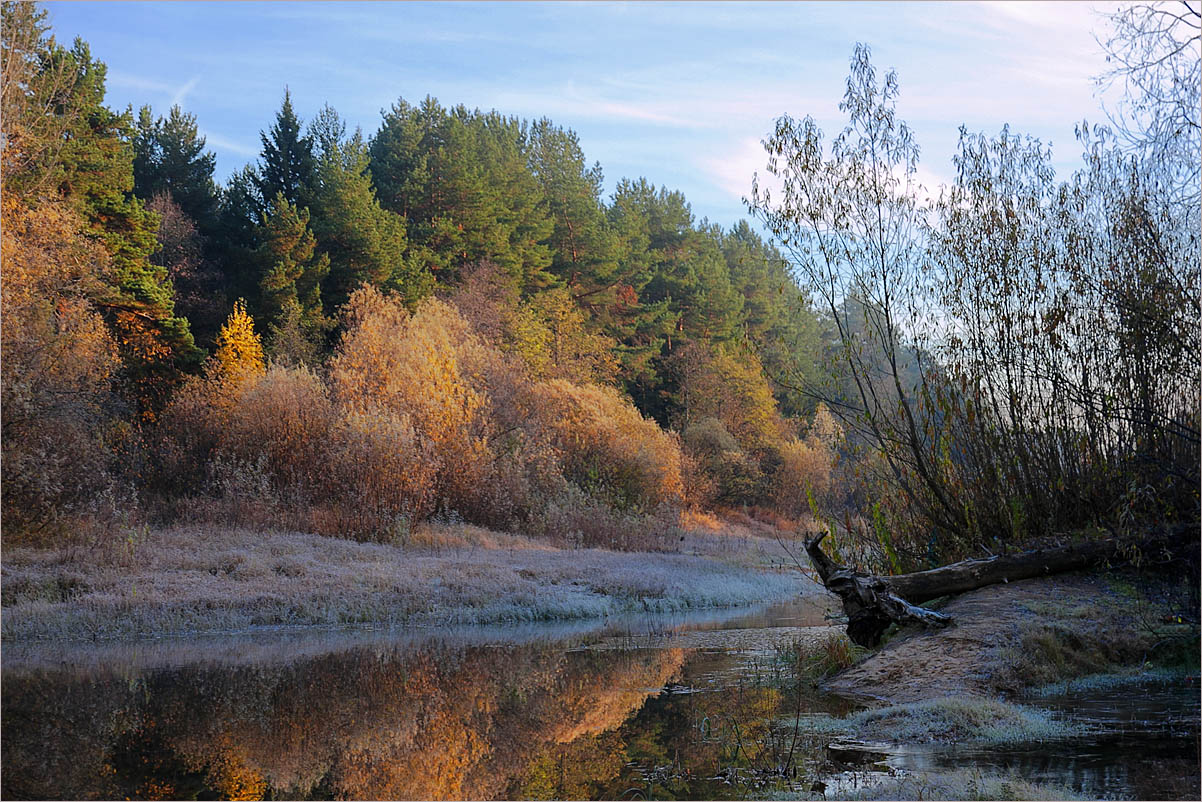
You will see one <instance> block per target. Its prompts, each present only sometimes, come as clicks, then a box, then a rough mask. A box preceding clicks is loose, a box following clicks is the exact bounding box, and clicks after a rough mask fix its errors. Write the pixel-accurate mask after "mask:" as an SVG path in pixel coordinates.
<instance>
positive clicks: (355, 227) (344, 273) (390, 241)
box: [312, 108, 431, 314]
mask: <svg viewBox="0 0 1202 802" xmlns="http://www.w3.org/2000/svg"><path fill="white" fill-rule="evenodd" d="M320 119H321V120H322V132H324V133H322V136H321V139H322V140H323V141H322V144H321V148H322V154H321V160H320V162H319V163H318V167H317V170H316V180H315V182H314V187H313V191H312V205H313V219H312V227H313V231H314V233H315V234H316V235H317V242H318V247H319V248H320V249H321V251H322V252H323V253H324V254H325V255H326V256H328V257H329V263H330V271H329V275H328V277H327V278H326V281H325V284H324V290H323V293H324V295H325V299H326V309H327V312H329V313H330V314H333V313H334V312H335V311H336V309H337V308H338V307H339V306H341V305H342V304H344V303H345V302H346V301H347V299H348V298H349V297H350V295H351V293H352V292H354V291H355V289H356V288H358V287H359V285H361V284H365V283H366V284H371V285H373V286H377V287H385V288H389V289H395V290H397V291H399V292H400V293H401V294H402V296H404V298H405V299H406V302H408V303H410V304H413V303H416V302H417V301H418V300H420V299H421V298H423V297H424V296H425V295H426V294H428V292H429V290H430V285H431V277H430V274H429V273H428V272H427V271H426V270H425V269H424V268H423V266H422V265H421V264H415V263H414V260H412V259H411V258H408V257H407V254H406V250H407V247H406V245H407V241H406V233H405V223H404V221H403V220H402V219H401V218H400V217H398V216H397V215H395V214H393V213H392V212H389V211H386V210H385V209H383V208H382V207H381V206H380V203H379V202H378V201H377V200H376V194H375V191H374V190H373V189H372V185H371V177H370V175H369V173H368V172H367V169H368V161H369V156H368V150H367V147H366V145H365V144H364V143H363V139H362V136H361V135H360V133H359V132H358V131H356V132H355V134H354V136H352V137H351V138H350V139H349V140H346V141H339V137H340V136H341V132H342V131H343V130H345V127H344V126H342V125H341V123H340V121H339V120H338V117H337V114H336V113H334V111H333V109H329V108H327V109H326V110H325V111H324V112H323V115H322V117H321V118H320ZM315 133H318V132H315Z"/></svg>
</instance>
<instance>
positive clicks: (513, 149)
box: [370, 97, 550, 288]
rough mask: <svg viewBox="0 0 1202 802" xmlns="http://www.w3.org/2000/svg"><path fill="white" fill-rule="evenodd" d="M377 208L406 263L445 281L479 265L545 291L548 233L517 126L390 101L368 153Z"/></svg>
mask: <svg viewBox="0 0 1202 802" xmlns="http://www.w3.org/2000/svg"><path fill="white" fill-rule="evenodd" d="M370 154H371V174H372V180H373V181H374V183H375V186H376V189H377V191H378V193H379V199H380V203H381V205H382V206H383V207H384V208H385V209H387V210H389V211H391V212H394V213H395V214H398V215H402V216H403V217H404V218H405V220H406V222H407V234H408V243H409V254H410V258H411V260H412V261H414V262H415V263H416V264H418V265H421V266H422V267H423V268H425V269H428V270H430V271H432V272H434V274H435V275H436V276H438V277H439V279H440V280H442V281H443V282H445V283H452V282H455V281H457V280H458V279H459V278H460V275H461V272H462V270H463V268H464V267H465V266H467V265H470V264H474V263H477V262H480V261H482V260H488V261H491V262H493V263H495V264H498V265H501V266H502V267H504V268H505V270H506V272H508V273H509V274H510V275H511V276H512V277H513V278H514V280H515V282H517V283H518V284H519V285H521V286H524V287H530V288H537V287H540V286H546V285H547V284H549V283H550V279H549V277H548V276H546V275H545V274H544V270H545V268H546V266H547V264H548V263H549V258H550V257H549V254H548V252H547V249H546V247H545V245H544V244H543V242H542V241H543V239H544V238H545V237H546V235H547V234H548V233H549V231H550V226H549V224H548V222H547V221H546V219H545V214H544V213H543V211H542V209H541V207H540V200H541V198H540V194H539V191H538V186H537V184H536V183H535V182H534V181H533V180H532V178H531V176H530V175H529V172H528V171H527V170H526V168H525V164H524V161H525V157H524V153H523V150H522V132H521V126H520V125H519V124H518V123H517V121H516V120H512V119H507V118H504V117H501V116H500V115H498V114H495V113H493V114H488V115H483V114H480V113H479V112H471V111H468V110H467V109H466V108H464V107H463V106H458V107H456V108H454V109H451V110H449V111H448V110H446V109H444V108H443V107H442V106H440V105H439V104H438V102H437V101H436V100H435V99H434V98H430V97H427V98H426V100H425V101H424V102H423V103H422V104H421V106H412V105H410V104H409V103H407V102H405V100H404V99H401V100H398V101H397V103H396V104H395V105H394V106H393V107H392V109H391V110H390V111H389V113H387V114H386V115H385V116H384V122H383V124H382V125H381V128H380V130H379V131H378V132H377V133H376V135H375V136H374V137H373V138H372V142H371V146H370Z"/></svg>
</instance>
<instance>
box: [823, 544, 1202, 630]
mask: <svg viewBox="0 0 1202 802" xmlns="http://www.w3.org/2000/svg"><path fill="white" fill-rule="evenodd" d="M1198 534H1199V525H1198V524H1196V523H1195V524H1183V525H1175V526H1172V527H1167V528H1164V529H1161V530H1158V531H1156V532H1153V533H1151V534H1149V535H1148V536H1147V537H1144V538H1141V539H1139V540H1135V541H1133V540H1131V539H1120V538H1103V539H1095V540H1087V541H1083V542H1080V543H1073V544H1070V545H1066V546H1057V547H1053V548H1047V549H1038V550H1034V551H1027V552H1023V553H1020V554H1006V555H1001V556H997V557H989V558H986V559H977V560H964V561H962V562H958V563H952V564H950V565H944V566H941V567H939V568H932V569H931V570H929V571H918V572H915V573H912V574H900V575H898V576H875V575H873V574H868V573H864V572H863V571H856V570H854V569H851V568H848V567H846V566H843V565H839V564H838V563H836V562H835V561H834V560H832V559H831V558H830V557H829V556H827V554H826V553H825V552H824V551H823V550H822V546H821V544H822V539H823V538H824V537H826V533H825V532H823V533H820V534H819V535H817V536H816V537H813V538H810V539H808V540H806V542H805V549H806V554H808V555H809V557H810V562H811V563H813V565H814V570H815V571H817V572H818V577H819V578H820V579H821V580H822V584H823V585H824V586H825V587H826V589H827V590H829V591H830V592H831V593H834V594H835V595H836V596H838V597H839V599H840V600H841V601H842V602H843V611H844V612H845V613H846V614H847V635H848V637H849V638H851V639H852V641H853V642H855V643H857V644H859V645H861V646H876V645H877V644H878V643H880V640H881V635H882V633H884V631H885V630H886V629H887V628H888V627H889V625H890V624H894V623H898V624H906V623H921V624H923V625H926V626H947V625H948V624H950V623H952V619H951V618H949V617H948V616H945V615H942V614H940V613H937V612H934V611H933V610H927V609H925V608H922V607H917V606H915V605H918V604H922V603H923V602H925V601H930V600H931V599H937V598H939V597H941V596H951V595H955V594H957V593H964V592H966V591H969V590H976V589H977V588H983V587H986V586H987V585H996V584H998V583H1002V582H1015V581H1018V580H1020V579H1031V578H1034V577H1037V576H1050V575H1051V574H1057V573H1063V572H1065V571H1076V570H1079V569H1082V568H1090V567H1093V566H1096V565H1100V564H1102V563H1106V562H1126V561H1128V560H1129V559H1130V557H1131V555H1132V554H1135V553H1139V554H1143V555H1152V554H1156V553H1161V554H1165V555H1166V556H1168V558H1169V559H1173V554H1174V553H1175V552H1176V553H1181V550H1182V549H1183V548H1186V549H1190V548H1191V546H1192V552H1191V553H1192V554H1193V556H1194V560H1196V558H1197V545H1196V544H1197V542H1198ZM1191 562H1192V561H1191Z"/></svg>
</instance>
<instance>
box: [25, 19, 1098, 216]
mask: <svg viewBox="0 0 1202 802" xmlns="http://www.w3.org/2000/svg"><path fill="white" fill-rule="evenodd" d="M45 7H46V8H47V9H48V10H49V12H50V23H51V26H52V30H53V32H54V33H55V35H56V36H57V37H58V38H59V40H60V41H64V42H67V41H70V40H71V39H73V38H74V37H76V36H79V37H82V38H83V39H84V40H85V41H87V42H88V43H89V44H90V45H91V48H92V55H93V57H94V58H97V59H99V60H101V61H103V62H104V63H105V64H107V65H108V84H107V86H108V94H107V103H108V105H109V106H110V107H112V108H115V109H124V108H125V107H126V106H127V105H132V106H133V107H134V108H135V109H136V108H138V107H140V106H142V105H147V104H148V105H150V106H151V107H152V108H153V109H154V111H155V113H156V114H166V112H167V111H168V110H169V109H170V107H171V105H172V104H179V105H180V106H181V107H182V108H183V109H184V110H185V111H187V112H191V113H192V114H194V115H196V118H197V121H198V123H199V126H200V130H201V133H202V134H203V135H204V136H205V137H206V140H207V145H208V147H209V148H210V149H211V150H213V151H214V152H215V153H216V154H217V176H216V177H217V179H218V180H219V181H220V180H223V179H224V178H225V177H227V176H228V175H229V174H230V173H232V172H234V171H235V170H237V169H239V168H241V167H242V165H244V164H246V163H247V162H249V161H253V160H255V159H256V158H257V156H258V152H259V149H260V142H259V132H260V131H263V130H266V129H267V128H269V127H270V126H271V124H272V122H273V121H274V118H275V112H276V111H277V110H278V109H279V106H280V102H281V100H282V99H283V95H284V90H285V87H288V88H289V90H290V91H291V93H292V98H293V103H294V105H295V108H296V110H297V113H298V114H299V115H300V116H301V117H302V118H303V119H305V120H308V119H311V118H312V117H313V116H314V115H315V114H316V112H317V111H318V110H319V109H320V108H321V107H322V106H323V105H324V104H326V103H329V104H330V105H331V106H333V107H334V108H336V109H337V110H338V112H339V113H340V114H341V115H342V117H343V118H344V119H345V120H346V121H347V122H348V123H349V126H350V128H352V129H353V128H354V127H355V126H361V127H362V129H363V132H364V134H365V135H366V136H370V135H371V134H373V133H374V132H375V131H376V130H377V128H378V127H379V124H380V120H381V112H382V111H383V110H386V109H387V108H388V107H390V106H391V105H392V104H393V103H395V102H396V100H397V99H398V98H402V97H403V98H404V99H406V100H407V101H409V102H417V101H420V100H421V99H423V98H424V97H425V96H427V95H432V96H434V97H435V98H437V99H438V100H439V101H440V102H441V103H442V104H443V105H444V106H451V105H458V104H463V105H466V106H468V107H469V108H480V109H482V110H488V109H497V110H498V111H500V112H503V113H505V114H507V115H513V116H518V117H522V118H527V119H537V118H541V117H549V118H550V119H551V120H552V121H554V122H555V123H556V124H558V125H561V126H565V127H568V128H571V129H573V130H575V131H576V132H577V134H578V135H579V137H580V142H581V146H582V148H583V150H584V153H585V156H586V158H587V159H589V161H590V162H592V161H598V162H600V163H601V165H602V168H603V169H604V173H605V179H606V191H607V193H608V192H609V191H611V190H612V189H613V187H614V185H615V184H616V182H617V181H618V180H619V179H621V178H624V177H629V178H638V177H645V178H647V179H648V180H649V181H651V182H652V183H654V184H656V185H665V186H667V187H668V188H669V189H674V190H680V191H682V192H683V193H684V195H685V197H686V198H687V199H688V200H689V201H690V203H691V205H692V207H693V211H694V214H695V216H696V217H697V218H698V219H701V218H709V220H710V221H711V222H714V223H719V224H721V225H723V226H728V225H730V224H733V223H734V222H736V221H737V220H739V219H742V218H744V217H746V216H747V213H746V207H745V206H744V205H743V202H742V198H743V197H744V196H746V195H748V194H750V187H751V180H752V175H753V174H754V173H755V172H756V171H757V170H758V171H759V172H760V173H761V174H763V172H764V165H765V163H766V159H765V156H764V152H763V148H762V145H761V141H762V140H763V139H764V138H765V137H766V136H767V135H768V133H769V132H770V131H771V129H772V126H773V121H774V120H775V119H776V118H778V117H779V116H780V115H782V114H786V113H787V114H790V115H792V116H794V117H798V118H801V117H804V116H806V115H810V116H812V117H813V118H814V119H815V120H816V121H817V122H818V124H819V125H820V126H821V128H822V129H823V131H824V132H825V133H826V134H827V136H828V138H830V137H833V136H834V135H835V134H837V133H838V132H839V130H841V129H842V127H843V125H844V124H845V122H846V120H845V117H844V116H843V115H842V113H841V112H840V111H839V109H838V105H839V101H840V99H841V97H842V95H843V91H844V87H845V82H846V78H847V72H848V65H849V60H850V58H851V54H852V50H853V48H854V46H855V44H856V43H857V42H863V43H865V44H867V45H869V46H870V47H871V48H872V54H873V63H874V65H875V66H876V67H877V69H878V71H880V72H883V71H885V70H888V69H895V70H896V71H897V73H898V77H899V81H900V86H901V96H900V99H899V102H898V115H899V117H900V118H901V119H903V120H905V121H907V122H908V123H909V124H910V126H911V127H912V129H913V131H914V133H915V136H916V139H917V141H918V143H919V145H920V146H921V148H922V160H921V164H920V168H919V174H918V175H919V179H920V180H922V181H923V182H924V183H925V184H926V185H927V186H928V187H935V186H938V185H939V184H940V183H945V182H948V181H950V180H951V179H952V178H953V177H954V168H953V166H952V156H953V154H954V153H955V149H956V142H957V140H958V136H959V134H958V129H959V127H960V126H961V125H966V126H967V127H968V128H969V130H970V131H974V132H976V131H984V132H987V133H997V132H998V131H1000V130H1001V127H1002V125H1003V124H1006V123H1008V124H1009V125H1010V127H1011V129H1012V130H1013V131H1016V132H1019V133H1024V134H1030V135H1032V136H1035V137H1037V138H1039V139H1041V140H1042V141H1043V142H1044V143H1050V144H1051V145H1052V148H1053V154H1054V161H1055V163H1056V166H1057V171H1058V173H1059V174H1060V175H1061V176H1062V177H1067V176H1068V174H1069V172H1071V170H1072V169H1074V168H1075V167H1077V166H1078V165H1079V164H1080V158H1079V148H1078V147H1077V145H1076V142H1075V139H1074V135H1073V128H1074V125H1075V124H1076V123H1079V122H1080V121H1082V120H1088V121H1089V122H1090V123H1094V122H1102V121H1104V118H1105V115H1104V111H1103V106H1102V98H1100V97H1099V94H1098V93H1099V90H1098V88H1097V85H1096V81H1095V80H1094V79H1095V78H1096V77H1097V76H1099V75H1100V74H1102V73H1104V72H1105V70H1106V62H1105V55H1104V53H1103V50H1102V47H1101V46H1100V45H1099V44H1098V42H1097V40H1096V39H1095V35H1096V36H1097V38H1098V39H1102V40H1104V39H1105V34H1106V31H1107V27H1106V21H1105V19H1104V17H1103V16H1101V12H1103V11H1112V10H1113V9H1114V8H1115V4H1114V3H1113V2H1111V3H1107V4H1102V3H1089V2H1013V0H1006V1H1003V2H938V3H918V2H915V3H900V2H806V3H785V2H780V3H717V2H712V3H711V2H706V3H584V2H564V3H443V2H438V3H420V2H402V3H350V2H347V3H316V2H314V3H297V2H276V3H237V2H230V3H225V2H221V3H188V2H169V3H168V2H142V3H64V2H50V3H46V4H45ZM1111 102H1112V101H1110V100H1108V101H1107V103H1108V105H1109V104H1110V103H1111Z"/></svg>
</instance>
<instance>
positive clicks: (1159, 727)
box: [0, 603, 1198, 799]
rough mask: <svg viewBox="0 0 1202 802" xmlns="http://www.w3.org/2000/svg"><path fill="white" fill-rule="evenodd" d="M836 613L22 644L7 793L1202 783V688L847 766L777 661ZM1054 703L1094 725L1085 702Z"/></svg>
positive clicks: (1119, 789)
mask: <svg viewBox="0 0 1202 802" xmlns="http://www.w3.org/2000/svg"><path fill="white" fill-rule="evenodd" d="M823 612H824V609H823V608H822V607H817V606H813V605H806V604H804V603H796V604H790V605H783V606H777V607H773V608H767V609H761V610H757V611H752V612H744V613H711V614H707V615H700V616H692V617H687V618H680V617H676V618H672V617H662V616H661V617H639V618H629V619H623V620H613V621H610V622H608V623H606V624H596V623H592V624H581V623H578V624H571V625H557V626H525V627H511V628H504V627H497V628H476V629H463V630H455V631H451V632H442V633H432V632H409V633H401V632H395V631H391V632H388V631H379V632H369V631H357V632H331V631H325V632H314V631H308V632H276V633H268V634H263V633H259V634H256V635H254V636H242V637H223V638H213V639H206V640H195V641H188V642H180V641H171V642H166V641H164V642H143V643H137V644H125V645H103V644H101V645H93V644H87V645H84V644H80V645H71V646H58V647H46V646H40V647H34V646H28V647H5V649H4V652H3V711H2V713H3V739H2V742H0V746H2V751H3V754H2V759H3V772H2V773H0V794H2V795H3V796H4V798H7V799H18V798H56V799H71V798H97V797H100V798H125V797H133V798H195V799H205V798H233V799H252V798H276V799H280V798H347V797H349V798H356V799H375V798H390V799H446V798H473V799H487V798H523V799H550V798H610V799H617V798H624V799H647V798H704V799H727V798H739V797H745V796H748V795H752V794H758V795H760V796H772V795H773V794H775V793H783V792H786V791H789V790H793V791H800V792H801V793H802V794H806V793H807V792H808V790H809V786H810V783H811V782H812V781H813V779H814V778H817V777H822V778H824V779H826V780H828V781H831V782H834V783H835V784H836V785H839V784H843V785H846V784H847V783H848V782H852V781H854V782H862V781H865V780H870V779H871V775H872V774H873V773H876V772H884V771H894V772H896V771H916V772H918V771H930V770H939V769H940V768H941V767H944V766H959V765H965V764H966V762H967V763H968V764H971V765H988V766H998V767H1001V768H1012V769H1016V770H1018V771H1019V772H1020V773H1022V774H1023V775H1024V776H1028V775H1029V776H1030V778H1037V777H1038V778H1047V779H1054V780H1056V781H1058V782H1065V783H1075V784H1076V785H1077V786H1078V788H1080V789H1084V790H1085V792H1086V793H1090V794H1095V795H1103V794H1105V795H1112V796H1126V797H1138V798H1156V796H1157V794H1147V793H1142V792H1143V791H1147V790H1148V789H1149V788H1152V789H1154V788H1155V786H1154V785H1149V784H1148V782H1147V781H1146V777H1147V775H1149V772H1148V771H1146V770H1144V769H1141V768H1140V766H1141V765H1144V764H1147V763H1148V762H1149V761H1150V760H1155V759H1159V760H1163V761H1170V763H1172V765H1171V766H1170V765H1169V764H1167V763H1166V764H1163V765H1162V766H1161V768H1160V769H1159V770H1158V771H1153V772H1151V775H1152V776H1153V777H1157V776H1162V775H1164V774H1165V773H1166V771H1175V772H1178V774H1179V773H1180V772H1181V771H1182V770H1183V769H1182V767H1183V766H1185V768H1189V766H1190V765H1192V776H1196V775H1197V752H1196V744H1197V740H1196V737H1197V715H1198V711H1197V701H1196V700H1197V694H1196V690H1195V692H1194V693H1193V695H1192V697H1191V696H1189V694H1188V693H1186V694H1185V695H1184V696H1182V695H1181V694H1180V693H1179V692H1178V691H1177V690H1175V689H1171V688H1170V689H1162V690H1163V694H1162V695H1161V697H1157V698H1159V699H1160V703H1159V704H1160V706H1159V708H1157V709H1158V710H1160V711H1161V713H1163V715H1160V714H1157V713H1155V712H1154V711H1153V709H1152V708H1154V707H1156V705H1155V704H1152V705H1151V706H1150V707H1148V708H1147V709H1143V710H1141V711H1134V712H1132V711H1130V709H1129V706H1127V707H1124V704H1125V702H1127V701H1128V700H1129V699H1130V698H1131V694H1130V692H1127V694H1126V696H1124V697H1122V698H1116V699H1110V700H1103V701H1101V702H1099V703H1098V704H1097V705H1095V707H1096V709H1095V710H1093V711H1092V712H1090V713H1088V715H1094V716H1095V717H1099V716H1100V717H1102V718H1105V717H1106V716H1110V719H1107V721H1109V723H1110V724H1111V725H1113V726H1110V727H1109V730H1110V731H1111V735H1113V736H1115V737H1117V738H1119V739H1120V740H1118V741H1115V742H1112V741H1111V740H1107V739H1094V740H1093V741H1090V742H1089V743H1084V742H1082V743H1078V744H1076V745H1066V746H1065V747H1064V754H1063V755H1056V754H1051V753H1049V751H1048V750H1047V749H1040V750H1038V751H1028V752H1023V751H1022V750H1015V751H1014V752H1013V753H1008V754H999V753H997V752H991V753H988V754H979V755H976V756H972V755H969V754H968V753H965V752H963V751H958V752H955V753H948V752H947V751H946V750H945V751H944V752H939V751H933V750H931V751H925V752H918V751H916V752H910V753H905V752H895V753H891V754H889V755H882V756H880V760H879V761H878V762H877V763H876V764H875V765H870V766H868V767H846V766H840V765H837V764H833V763H831V762H830V760H829V756H828V755H827V753H826V752H825V750H824V748H823V745H822V744H820V743H809V742H806V741H805V740H804V739H799V738H798V737H796V736H795V735H794V731H793V728H792V727H791V726H787V725H782V722H791V721H793V720H795V719H796V717H797V716H798V715H804V714H806V713H815V712H826V713H835V714H838V713H842V712H846V711H847V710H848V709H849V706H848V703H846V702H843V701H841V700H838V699H834V698H830V697H824V696H821V695H819V694H816V693H813V692H809V691H807V692H805V693H802V694H795V693H782V692H781V691H780V690H778V689H777V688H776V687H775V684H774V680H775V679H776V678H775V677H774V676H773V672H774V671H775V669H774V665H775V664H774V662H773V660H772V659H771V656H772V650H773V648H774V647H775V646H776V644H778V643H780V642H784V641H788V640H790V639H792V638H794V637H797V636H798V634H799V633H801V634H802V635H803V636H812V637H817V636H820V635H821V634H823V633H824V632H825V631H826V630H825V622H824V621H823V617H822V616H823ZM799 628H801V629H799ZM1174 694H1177V695H1176V696H1175V695H1174ZM1154 695H1155V692H1154V689H1148V693H1146V694H1141V696H1140V698H1153V697H1154ZM1191 698H1192V699H1193V702H1192V704H1193V707H1192V708H1191V707H1189V704H1191V702H1190V701H1189V700H1190V699H1191ZM1095 701H1096V700H1095ZM1045 703H1046V704H1048V705H1057V704H1059V705H1062V706H1063V707H1064V709H1065V710H1066V711H1076V712H1074V713H1073V714H1077V713H1080V714H1082V715H1086V713H1081V711H1082V710H1083V709H1084V708H1085V707H1087V705H1086V704H1085V702H1084V700H1076V701H1074V700H1071V699H1066V700H1047V701H1046V702H1045ZM1119 710H1124V711H1126V712H1123V713H1121V714H1117V715H1119V717H1120V718H1122V722H1120V721H1118V720H1117V719H1115V715H1116V714H1115V711H1119ZM1128 714H1130V715H1128ZM1157 715H1159V718H1157ZM1191 717H1192V719H1191ZM1153 719H1155V720H1156V722H1158V723H1155V724H1153V725H1148V726H1145V724H1146V723H1147V722H1148V721H1150V720H1153ZM1099 720H1101V719H1099ZM1191 720H1192V724H1190V723H1189V722H1190V721H1191ZM1124 722H1125V723H1124ZM1108 738H1109V736H1108ZM1190 750H1193V751H1192V752H1191V751H1190ZM949 755H950V756H949ZM1190 760H1192V764H1190V763H1189V761H1190ZM1174 761H1175V762H1174ZM1183 761H1184V762H1183ZM1045 775H1046V777H1045ZM1141 778H1145V779H1141ZM1141 783H1142V784H1141ZM1169 790H1170V791H1172V790H1173V789H1171V788H1170V789H1169ZM1195 790H1196V788H1195ZM1178 796H1180V794H1178Z"/></svg>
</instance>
